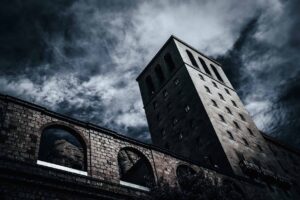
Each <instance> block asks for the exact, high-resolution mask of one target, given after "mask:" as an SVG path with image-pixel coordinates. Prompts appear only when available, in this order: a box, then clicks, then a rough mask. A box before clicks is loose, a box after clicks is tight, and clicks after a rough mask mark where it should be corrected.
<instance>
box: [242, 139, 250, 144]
mask: <svg viewBox="0 0 300 200" xmlns="http://www.w3.org/2000/svg"><path fill="white" fill-rule="evenodd" d="M242 140H243V142H244V144H245V145H246V146H249V143H248V141H247V140H246V139H245V138H242Z"/></svg>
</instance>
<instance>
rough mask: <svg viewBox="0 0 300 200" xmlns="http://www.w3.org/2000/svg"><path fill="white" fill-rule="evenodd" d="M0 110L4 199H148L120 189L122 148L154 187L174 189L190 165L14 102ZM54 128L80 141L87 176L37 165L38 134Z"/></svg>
mask: <svg viewBox="0 0 300 200" xmlns="http://www.w3.org/2000/svg"><path fill="white" fill-rule="evenodd" d="M0 108H1V109H0V111H1V113H0V116H1V118H0V119H1V122H0V133H1V134H0V138H1V140H0V160H1V162H0V183H1V184H0V194H1V195H2V196H3V197H4V199H36V198H45V199H54V198H58V199H70V198H74V199H94V198H100V197H101V198H102V199H106V198H107V199H114V198H116V199H130V198H131V197H132V196H139V197H142V196H144V195H147V192H145V191H143V190H140V189H136V188H131V187H128V186H124V185H120V171H119V165H118V153H119V151H120V150H121V149H122V148H124V147H131V148H134V149H136V150H138V151H139V152H141V153H142V154H143V155H144V156H145V157H146V158H147V160H148V161H149V162H150V164H151V168H152V169H153V173H154V177H155V181H156V182H157V180H165V181H167V182H168V183H169V184H170V185H172V186H177V177H176V168H177V166H178V165H179V164H182V163H185V164H186V165H191V164H190V163H188V162H186V161H183V160H181V159H178V158H175V157H173V156H171V155H168V154H166V153H164V152H161V151H159V150H156V149H153V148H152V147H151V146H149V145H146V144H143V143H140V142H137V141H134V140H131V139H129V138H126V137H122V136H120V135H117V134H116V133H114V132H111V131H109V130H106V129H103V128H100V127H96V126H94V125H91V124H86V123H82V122H80V121H77V120H74V119H71V118H67V117H64V116H61V115H59V114H56V113H53V112H50V111H48V110H46V109H44V108H42V107H39V106H36V105H33V104H30V103H27V102H23V101H21V100H18V99H14V98H12V97H7V96H0ZM53 125H59V126H65V127H68V128H70V129H72V130H74V131H75V132H76V133H77V134H78V135H80V136H81V137H82V138H83V140H84V142H85V143H86V147H87V148H86V154H87V176H84V175H79V174H74V173H71V172H69V171H64V170H59V169H53V168H49V167H47V166H41V165H38V164H37V161H38V152H39V146H40V138H41V134H42V132H43V130H44V129H45V128H46V127H48V126H53ZM194 167H196V165H194ZM197 168H198V170H200V169H201V170H204V169H203V168H201V167H197Z"/></svg>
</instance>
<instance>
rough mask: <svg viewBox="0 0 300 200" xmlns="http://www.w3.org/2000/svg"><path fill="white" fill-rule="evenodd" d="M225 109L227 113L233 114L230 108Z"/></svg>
mask: <svg viewBox="0 0 300 200" xmlns="http://www.w3.org/2000/svg"><path fill="white" fill-rule="evenodd" d="M225 109H226V111H227V113H229V114H231V115H232V112H231V110H230V109H229V108H228V107H225Z"/></svg>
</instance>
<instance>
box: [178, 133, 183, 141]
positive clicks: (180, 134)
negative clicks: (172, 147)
mask: <svg viewBox="0 0 300 200" xmlns="http://www.w3.org/2000/svg"><path fill="white" fill-rule="evenodd" d="M178 139H179V140H182V139H183V133H182V132H181V131H179V132H178Z"/></svg>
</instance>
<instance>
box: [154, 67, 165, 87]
mask: <svg viewBox="0 0 300 200" xmlns="http://www.w3.org/2000/svg"><path fill="white" fill-rule="evenodd" d="M155 74H156V76H157V78H158V80H159V82H160V83H163V82H164V80H165V76H164V73H163V72H162V70H161V66H160V65H156V67H155Z"/></svg>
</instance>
